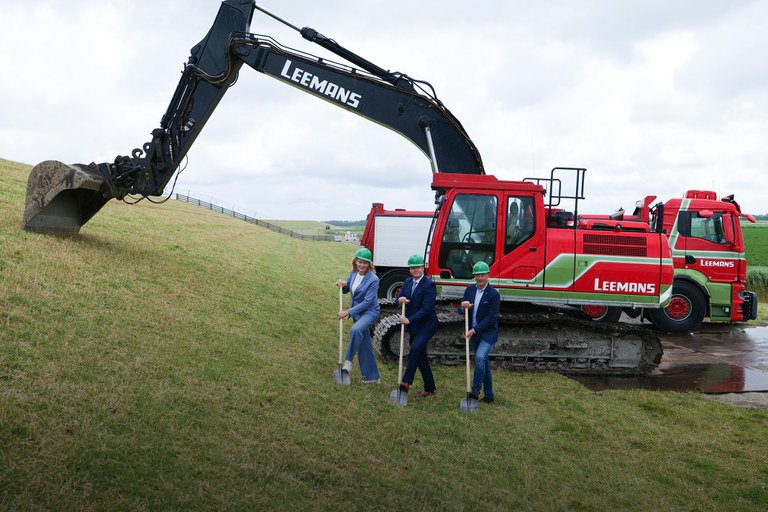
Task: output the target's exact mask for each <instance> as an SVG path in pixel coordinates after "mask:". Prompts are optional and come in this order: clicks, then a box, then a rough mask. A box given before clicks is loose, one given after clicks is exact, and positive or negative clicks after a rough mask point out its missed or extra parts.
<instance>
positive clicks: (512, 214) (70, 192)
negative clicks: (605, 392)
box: [24, 0, 673, 375]
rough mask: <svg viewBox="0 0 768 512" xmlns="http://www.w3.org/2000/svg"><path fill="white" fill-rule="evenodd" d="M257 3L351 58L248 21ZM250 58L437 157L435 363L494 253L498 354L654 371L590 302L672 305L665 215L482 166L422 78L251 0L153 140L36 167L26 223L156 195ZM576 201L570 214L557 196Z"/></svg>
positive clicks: (386, 328)
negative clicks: (609, 205)
mask: <svg viewBox="0 0 768 512" xmlns="http://www.w3.org/2000/svg"><path fill="white" fill-rule="evenodd" d="M256 10H259V11H261V12H263V13H264V14H266V15H268V16H270V17H272V18H274V19H276V20H277V21H279V22H281V23H284V24H286V25H288V26H289V27H291V28H293V29H294V30H296V31H298V32H299V33H300V34H301V36H302V37H303V38H304V39H306V40H308V41H311V42H313V43H315V44H317V45H319V46H321V47H323V48H325V49H326V50H328V51H330V52H332V53H334V54H335V55H337V56H339V57H341V58H342V59H344V60H345V61H346V62H348V63H349V64H342V63H337V62H333V61H331V60H328V59H325V58H321V57H317V56H314V55H310V54H308V53H305V52H302V51H298V50H294V49H291V48H288V47H286V46H283V45H281V44H280V43H278V42H277V41H275V40H274V39H272V38H271V37H269V36H266V35H258V34H253V33H250V31H249V30H250V23H251V19H252V17H253V14H254V12H255V11H256ZM243 64H247V65H248V66H250V67H252V68H253V69H255V70H256V71H259V72H261V73H264V74H266V75H269V76H271V77H273V78H276V79H277V80H280V81H281V82H283V83H286V84H288V85H291V86H293V87H295V88H297V89H300V90H302V91H304V92H307V93H309V94H312V95H314V96H316V97H319V98H321V99H323V100H326V101H328V102H330V103H333V104H334V105H337V106H339V107H341V108H343V109H345V110H348V111H350V112H352V113H355V114H357V115H360V116H362V117H364V118H366V119H368V120H371V121H373V122H375V123H378V124H380V125H382V126H385V127H387V128H389V129H391V130H393V131H395V132H397V133H399V134H401V135H402V136H403V137H405V138H406V139H408V140H410V141H411V142H412V143H413V144H414V145H415V146H416V147H417V148H418V149H419V150H421V151H422V152H423V153H424V154H425V156H426V157H427V158H428V160H429V162H430V164H431V168H432V173H433V181H432V189H433V190H434V191H435V199H436V204H437V208H436V210H435V214H434V218H433V221H432V226H431V229H430V234H429V236H428V240H426V244H425V250H424V253H425V260H426V261H427V272H428V275H430V277H431V278H432V279H433V280H434V281H435V282H436V284H437V285H438V287H439V290H440V300H439V304H438V308H439V311H438V316H439V318H440V322H441V328H440V331H439V332H438V333H437V334H436V335H435V337H434V338H433V342H432V346H431V349H430V353H431V356H432V357H433V358H434V359H436V360H438V361H440V362H442V363H446V364H459V363H460V362H461V361H462V357H463V356H462V354H463V347H464V338H463V332H462V324H461V321H460V318H458V316H457V315H456V313H455V308H454V307H453V306H452V303H453V302H455V301H456V300H457V298H458V297H461V291H462V289H463V288H464V287H465V286H466V285H467V284H468V283H470V282H472V275H471V268H472V266H473V265H474V264H475V263H477V262H478V261H484V262H486V263H487V264H488V265H489V267H490V269H491V280H490V282H491V283H492V285H493V286H495V287H497V288H498V289H499V290H500V292H501V295H502V298H503V300H504V302H503V308H502V312H501V314H500V318H499V323H500V327H501V336H500V340H499V342H498V343H497V345H496V349H495V350H494V352H493V357H494V360H495V362H496V364H500V365H503V366H506V367H510V368H516V369H527V370H555V371H560V372H565V373H589V374H601V375H635V374H638V373H647V372H649V371H651V370H652V369H653V368H655V367H656V366H657V365H658V363H659V362H660V360H661V355H662V347H661V344H660V342H659V339H658V337H657V336H656V335H655V334H654V333H653V332H651V331H649V330H648V329H646V328H644V327H642V326H638V325H629V324H618V323H598V322H595V321H592V320H590V319H588V318H585V317H584V316H583V314H582V313H581V310H582V309H583V308H584V306H590V305H592V306H596V307H613V308H627V307H633V308H652V309H653V308H659V307H661V306H663V305H664V304H666V303H667V302H668V301H669V298H670V295H671V287H672V278H673V266H672V256H671V251H670V248H669V244H668V243H667V242H666V238H665V237H664V235H663V234H662V233H661V228H660V227H658V226H657V227H656V228H654V229H652V227H650V226H649V225H648V224H647V223H640V222H636V223H633V222H614V221H610V220H605V221H603V220H601V221H595V220H593V219H588V218H584V219H583V218H582V217H581V216H580V215H579V213H578V201H579V200H581V199H584V192H583V189H584V173H585V172H586V169H584V168H565V167H563V168H555V169H553V170H552V173H551V174H550V177H549V178H547V179H541V178H530V179H526V180H523V181H502V180H498V179H497V178H495V177H494V176H490V175H486V173H485V169H484V167H483V162H482V159H481V157H480V153H479V151H478V150H477V148H476V146H475V144H474V143H473V142H472V140H471V139H470V137H469V135H468V134H467V132H466V131H465V129H464V127H463V126H462V125H461V123H460V122H459V120H458V119H457V118H456V117H455V116H454V115H453V114H452V113H451V112H450V111H449V110H448V108H446V106H445V105H444V104H443V103H442V102H441V101H440V100H439V99H438V97H437V95H436V93H435V90H434V88H433V87H432V86H431V85H430V84H429V83H428V82H425V81H422V80H416V79H414V78H411V77H410V76H408V75H406V74H404V73H401V72H393V71H389V70H385V69H383V68H381V67H379V66H377V65H376V64H374V63H372V62H370V61H368V60H366V59H364V58H362V57H360V56H359V55H357V54H355V53H353V52H351V51H350V50H348V49H346V48H344V47H342V46H341V45H339V44H338V43H337V42H336V41H334V40H333V39H331V38H329V37H326V36H324V35H322V34H321V33H319V32H318V31H316V30H314V29H312V28H309V27H304V28H298V27H296V26H294V25H292V24H290V23H289V22H287V21H285V20H283V19H281V18H279V17H278V16H276V15H274V14H272V13H271V12H269V11H267V10H266V9H263V8H262V7H260V6H257V5H256V3H255V1H253V0H224V1H223V2H222V4H221V6H220V8H219V11H218V14H217V15H216V18H215V20H214V22H213V25H212V27H211V29H210V30H209V31H208V33H207V34H206V35H205V37H204V38H203V40H202V41H200V42H199V43H198V44H197V45H195V46H194V47H193V48H192V50H191V54H190V56H189V59H188V60H187V62H186V64H185V65H184V70H183V72H182V76H181V78H180V80H179V83H178V85H177V87H176V90H175V91H174V93H173V96H172V98H171V101H170V104H169V106H168V108H167V110H166V112H165V114H164V115H163V116H162V118H161V121H160V126H159V127H158V128H155V129H154V130H152V132H151V135H152V137H151V140H150V141H148V142H146V143H145V144H143V145H142V146H141V147H140V148H136V149H134V150H133V151H131V152H130V155H121V156H117V157H116V158H115V159H114V161H113V162H104V163H98V164H97V163H90V164H72V165H68V164H64V163H62V162H58V161H52V160H50V161H45V162H42V163H40V164H38V165H37V166H35V167H34V168H33V169H32V171H31V173H30V176H29V180H28V184H27V199H26V205H25V211H24V228H25V229H27V230H30V231H35V232H43V233H57V234H76V233H78V232H79V230H80V228H81V227H82V226H83V225H84V224H85V223H87V222H88V221H89V220H90V219H91V218H92V217H93V216H94V215H95V214H96V213H97V212H98V211H99V210H100V209H101V208H102V207H103V206H104V205H105V204H106V203H107V202H108V201H109V200H111V199H118V200H124V201H128V200H129V199H130V200H131V202H133V200H134V199H135V198H136V196H139V198H149V197H151V196H160V195H162V193H163V191H164V189H165V187H166V185H167V184H168V183H169V181H170V180H171V179H172V177H173V176H174V174H175V173H176V172H177V170H178V169H179V166H180V164H181V163H182V161H183V159H184V157H185V155H186V154H187V152H188V151H189V149H190V147H191V146H192V144H193V143H194V141H195V139H196V138H197V136H198V135H199V134H200V132H201V130H202V129H203V126H204V125H205V123H206V121H207V120H208V119H209V117H210V116H211V114H212V113H213V111H214V110H215V108H216V106H217V105H218V103H219V102H220V101H221V99H222V97H223V96H224V93H225V92H226V91H227V90H228V89H229V87H230V86H232V85H233V84H234V82H235V81H236V79H237V76H238V73H239V71H240V69H241V67H242V65H243ZM350 64H351V65H350ZM563 173H568V174H571V175H574V176H575V190H574V192H573V194H571V193H570V192H566V191H564V190H563V186H562V183H563V180H562V177H561V175H562V174H563ZM571 200H572V201H573V208H572V211H569V210H566V209H565V208H564V207H563V206H564V203H563V201H571ZM569 204H570V203H569ZM384 306H385V307H384V308H383V311H382V312H383V314H382V318H381V319H380V321H379V322H378V324H377V325H376V326H375V329H374V334H375V338H374V339H375V343H376V345H377V349H378V350H379V352H380V354H381V355H382V357H384V358H385V359H386V358H389V357H391V356H392V355H393V354H394V353H395V352H394V345H395V343H394V338H395V334H394V333H395V332H396V330H397V321H396V319H397V315H396V313H395V311H394V308H392V310H391V311H389V310H387V307H386V306H387V304H384Z"/></svg>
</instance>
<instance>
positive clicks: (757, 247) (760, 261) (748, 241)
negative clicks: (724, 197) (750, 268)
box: [741, 221, 768, 266]
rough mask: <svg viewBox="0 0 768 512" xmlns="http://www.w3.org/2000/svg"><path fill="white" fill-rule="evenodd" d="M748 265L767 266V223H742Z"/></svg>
mask: <svg viewBox="0 0 768 512" xmlns="http://www.w3.org/2000/svg"><path fill="white" fill-rule="evenodd" d="M741 227H742V232H743V233H744V243H745V245H746V250H747V263H748V264H749V265H758V266H768V221H758V222H756V223H755V224H750V223H748V222H745V223H742V225H741Z"/></svg>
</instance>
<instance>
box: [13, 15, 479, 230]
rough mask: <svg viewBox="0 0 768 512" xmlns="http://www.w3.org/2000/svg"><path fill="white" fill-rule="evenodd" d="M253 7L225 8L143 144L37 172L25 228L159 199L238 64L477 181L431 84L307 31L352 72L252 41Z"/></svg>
mask: <svg viewBox="0 0 768 512" xmlns="http://www.w3.org/2000/svg"><path fill="white" fill-rule="evenodd" d="M256 8H257V7H256V5H255V2H254V1H253V0H225V1H224V2H222V4H221V7H220V9H219V12H218V14H217V16H216V19H215V21H214V23H213V26H212V27H211V29H210V30H209V32H208V34H207V35H206V36H205V38H203V40H202V41H201V42H200V43H198V44H197V45H195V46H194V47H193V48H192V50H191V55H190V57H189V60H188V61H187V63H186V64H185V66H184V70H183V72H182V76H181V79H180V80H179V83H178V85H177V87H176V90H175V92H174V94H173V97H172V99H171V101H170V103H169V105H168V108H167V110H166V112H165V114H164V115H163V117H162V119H161V122H160V126H159V127H158V128H156V129H154V130H152V139H151V140H150V141H149V142H147V143H145V144H143V145H142V146H141V147H140V148H136V149H134V150H133V151H132V152H131V154H130V155H129V156H118V157H116V158H115V160H114V161H113V162H111V163H99V164H96V163H91V164H88V165H85V164H74V165H67V164H64V163H61V162H58V161H53V160H49V161H45V162H43V163H41V164H38V165H37V166H35V168H34V169H33V170H32V172H31V173H30V177H29V180H28V185H27V201H26V207H25V211H24V228H25V229H27V230H30V231H40V232H52V233H77V232H78V231H79V230H80V227H82V226H83V225H84V224H85V223H86V222H88V220H90V219H91V217H93V215H95V214H96V213H97V212H98V211H99V209H101V207H103V206H104V205H105V204H106V203H107V202H108V201H109V200H110V199H113V198H115V199H124V198H126V196H129V195H137V196H140V197H142V198H144V197H149V196H160V195H161V194H162V193H163V190H164V189H165V187H166V185H167V184H168V182H169V181H170V180H171V178H172V177H173V175H174V174H175V173H176V171H177V169H178V168H179V165H180V164H181V162H182V160H183V159H184V157H185V155H186V154H187V152H188V151H189V149H190V147H191V146H192V144H193V143H194V141H195V139H196V138H197V136H198V135H199V134H200V132H201V130H202V128H203V126H204V125H205V123H206V122H207V120H208V118H209V117H210V116H211V114H212V113H213V111H214V110H215V108H216V106H217V105H218V103H219V101H221V99H222V97H223V96H224V93H225V92H226V91H227V89H228V88H229V87H230V86H231V85H232V84H233V83H234V82H235V81H236V79H237V74H238V72H239V71H240V68H241V66H242V65H243V64H247V65H248V66H250V67H252V68H253V69H255V70H256V71H259V72H262V73H264V74H267V75H269V76H272V77H274V78H276V79H278V80H280V81H282V82H284V83H287V84H289V85H292V86H294V87H296V88H298V89H301V90H303V91H305V92H308V93H310V94H313V95H315V96H317V97H320V98H322V99H324V100H327V101H329V102H331V103H333V104H335V105H337V106H339V107H341V108H343V109H345V110H348V111H350V112H353V113H355V114H358V115H360V116H362V117H365V118H367V119H369V120H371V121H374V122H376V123H378V124H381V125H383V126H385V127H387V128H390V129H392V130H394V131H395V132H397V133H399V134H401V135H402V136H404V137H405V138H407V139H408V140H410V141H411V142H412V143H413V144H415V145H416V146H417V147H418V148H419V149H420V150H421V151H422V152H423V153H424V154H425V155H426V156H427V158H428V159H429V160H430V162H431V165H432V170H433V172H449V173H467V174H484V170H483V164H482V160H481V158H480V154H479V152H478V151H477V148H476V147H475V145H474V144H473V143H472V141H471V139H470V138H469V136H468V135H467V133H466V132H465V130H464V128H463V127H462V126H461V123H460V122H459V121H458V119H456V118H455V117H454V116H453V115H452V114H451V112H450V111H449V110H448V109H447V108H446V107H445V106H444V105H443V104H442V102H440V100H439V99H437V97H436V96H435V95H434V92H433V90H432V89H431V86H429V84H427V83H426V82H420V81H418V80H414V79H412V78H410V77H408V76H407V75H404V74H402V73H397V72H390V71H385V70H384V69H383V68H380V67H378V66H376V65H375V64H373V63H371V62H369V61H367V60H366V59H364V58H362V57H360V56H358V55H356V54H354V53H353V52H351V51H349V50H347V49H346V48H343V47H342V46H340V45H339V44H338V43H336V42H335V41H334V40H332V39H330V38H328V37H326V36H323V35H322V34H320V33H318V32H317V31H316V30H314V29H311V28H307V27H305V28H303V29H301V30H300V32H301V34H302V36H303V37H304V38H305V39H307V40H309V41H312V42H314V43H316V44H318V45H320V46H322V47H323V48H326V49H327V50H329V51H332V52H334V53H336V54H337V55H339V56H341V57H342V58H344V59H346V60H348V61H349V62H352V63H353V64H354V65H356V66H359V68H358V67H354V66H349V65H345V64H337V63H334V62H331V61H329V60H326V59H322V58H319V57H315V56H313V55H310V54H307V53H304V52H299V51H296V50H292V49H290V48H287V47H284V46H282V45H280V44H279V43H277V42H276V41H274V40H273V39H272V38H270V37H268V36H261V35H256V34H251V33H249V28H250V23H251V18H252V16H253V12H254V10H255V9H256ZM258 9H259V10H261V11H264V9H262V8H261V7H258ZM278 19H279V18H278ZM281 21H282V20H281ZM297 30H298V29H297ZM360 68H362V69H360ZM430 91H432V92H430Z"/></svg>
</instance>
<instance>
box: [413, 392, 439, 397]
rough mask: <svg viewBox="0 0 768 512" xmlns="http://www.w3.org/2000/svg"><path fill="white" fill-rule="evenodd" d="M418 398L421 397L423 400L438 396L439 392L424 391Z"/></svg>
mask: <svg viewBox="0 0 768 512" xmlns="http://www.w3.org/2000/svg"><path fill="white" fill-rule="evenodd" d="M416 396H420V397H421V398H427V397H429V396H437V391H422V392H421V393H419V394H418V395H416Z"/></svg>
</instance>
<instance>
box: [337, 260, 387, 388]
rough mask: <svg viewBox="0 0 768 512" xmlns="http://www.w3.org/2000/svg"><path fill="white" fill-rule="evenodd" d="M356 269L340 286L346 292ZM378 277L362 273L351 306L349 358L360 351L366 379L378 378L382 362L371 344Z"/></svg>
mask: <svg viewBox="0 0 768 512" xmlns="http://www.w3.org/2000/svg"><path fill="white" fill-rule="evenodd" d="M356 274H357V271H356V270H355V271H353V272H351V273H350V274H349V278H347V284H346V285H344V287H343V288H342V289H341V291H342V292H343V293H349V292H350V289H351V286H352V283H353V282H354V281H355V275H356ZM378 294H379V278H378V277H377V276H376V274H374V273H373V272H371V271H368V272H366V273H365V275H364V276H363V281H362V282H361V283H360V285H359V286H358V287H357V288H356V289H355V291H354V292H353V293H352V303H351V305H350V307H349V316H350V317H352V319H353V320H354V321H355V323H354V325H352V328H351V329H350V330H349V347H347V356H346V359H347V361H352V359H354V357H355V354H357V357H358V361H359V362H360V373H362V375H363V380H376V379H378V378H379V366H378V365H377V364H376V355H375V354H374V353H373V345H372V344H371V327H372V326H373V324H374V323H376V320H378V319H379V312H380V308H379V298H378Z"/></svg>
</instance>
